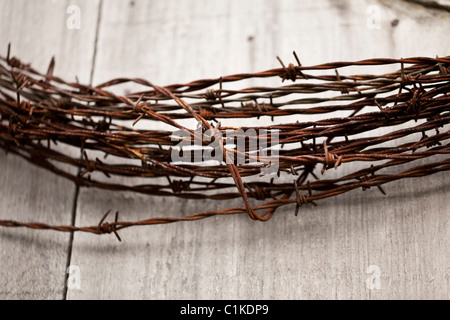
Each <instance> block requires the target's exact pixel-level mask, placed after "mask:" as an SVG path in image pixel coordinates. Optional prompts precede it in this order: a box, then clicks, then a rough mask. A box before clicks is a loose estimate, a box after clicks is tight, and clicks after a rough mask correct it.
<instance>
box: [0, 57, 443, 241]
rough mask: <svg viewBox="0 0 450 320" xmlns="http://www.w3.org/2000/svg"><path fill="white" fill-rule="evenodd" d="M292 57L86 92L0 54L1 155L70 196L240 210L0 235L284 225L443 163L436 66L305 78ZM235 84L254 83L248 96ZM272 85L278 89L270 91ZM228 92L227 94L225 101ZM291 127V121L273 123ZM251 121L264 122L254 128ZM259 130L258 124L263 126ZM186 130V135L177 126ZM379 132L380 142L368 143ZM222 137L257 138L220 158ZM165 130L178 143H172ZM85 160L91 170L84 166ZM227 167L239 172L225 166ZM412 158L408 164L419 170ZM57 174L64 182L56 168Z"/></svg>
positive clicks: (405, 62)
mask: <svg viewBox="0 0 450 320" xmlns="http://www.w3.org/2000/svg"><path fill="white" fill-rule="evenodd" d="M294 58H295V64H293V63H290V64H288V66H287V67H286V65H285V64H284V63H283V61H282V60H281V59H280V58H278V60H279V62H280V68H276V69H270V70H266V71H262V72H257V73H242V74H235V75H231V76H223V77H219V78H215V79H202V80H196V81H192V82H189V83H182V84H173V85H168V86H158V85H156V84H154V83H152V82H150V81H148V80H145V79H140V78H118V79H113V80H111V81H108V82H105V83H102V84H99V85H96V86H91V85H86V84H82V83H79V82H78V81H75V82H70V81H67V80H64V79H62V78H59V77H57V76H55V75H53V69H54V63H55V62H54V60H53V59H52V60H51V63H50V66H49V68H48V71H47V73H40V72H38V71H36V70H35V69H33V68H32V67H31V66H30V65H27V64H25V63H23V62H21V61H20V60H19V59H18V58H16V57H11V56H10V50H9V49H8V54H7V56H6V57H0V115H1V121H0V147H1V148H2V149H4V150H5V151H7V152H10V153H13V154H16V155H18V156H20V157H22V158H25V159H26V160H28V161H30V162H32V163H33V164H34V165H38V166H40V167H43V168H46V169H48V170H50V171H52V172H53V173H55V174H58V175H60V176H63V177H65V178H67V179H69V180H71V181H73V182H74V183H75V184H77V185H78V186H80V187H90V188H102V189H108V190H116V191H133V192H138V193H142V194H148V195H156V196H165V197H180V198H184V199H213V200H226V199H234V198H240V199H242V204H243V205H242V206H241V207H235V208H221V209H218V210H215V211H207V212H200V213H192V214H189V215H186V216H181V217H159V218H155V217H143V219H141V220H139V221H123V220H121V219H119V214H118V213H117V214H116V216H115V220H114V221H112V222H104V221H105V219H106V218H107V214H106V215H105V216H104V217H103V218H102V220H101V221H100V223H99V225H97V226H87V227H77V226H52V225H48V224H45V223H43V222H20V221H15V220H14V219H12V220H2V221H0V225H1V226H4V227H28V228H34V229H51V230H56V231H64V232H75V231H84V232H90V233H94V234H104V233H114V234H116V236H117V237H118V239H120V237H119V235H118V231H119V230H121V229H123V228H128V227H132V226H142V225H152V224H164V223H172V222H177V221H193V220H199V219H203V218H207V217H211V216H216V215H232V214H248V215H249V217H250V218H251V219H253V220H259V221H267V220H269V219H270V218H272V217H273V215H274V214H275V213H276V210H277V209H278V208H279V207H282V206H285V205H291V204H292V205H295V215H297V214H298V212H299V208H300V207H301V206H304V205H308V204H312V205H317V204H318V200H320V199H324V198H328V197H333V196H338V195H340V194H342V193H345V192H348V191H351V190H355V189H362V190H366V189H368V188H371V187H377V188H378V189H379V190H380V191H381V193H383V194H385V190H384V189H383V188H382V187H381V185H383V184H385V183H387V182H390V181H394V180H399V179H406V178H416V177H421V176H425V175H430V174H434V173H437V172H441V171H445V170H449V169H450V158H448V157H446V155H448V154H449V153H450V147H449V144H448V139H449V135H450V131H448V128H447V125H448V124H449V123H450V121H449V120H450V112H449V111H450V107H449V106H450V57H443V58H439V57H436V58H427V57H415V58H405V59H368V60H361V61H354V62H333V63H325V64H321V65H315V66H304V65H302V64H301V63H300V60H299V58H298V56H297V54H295V52H294ZM380 66H385V67H391V69H392V70H391V71H390V72H389V73H381V74H380V73H378V74H377V73H376V72H374V74H365V73H359V74H356V75H355V74H346V75H344V73H343V71H341V69H345V68H347V67H351V68H352V70H359V69H360V68H364V70H367V69H368V68H370V69H373V70H375V71H377V70H379V69H378V67H380ZM249 79H257V80H258V81H259V83H262V82H264V81H267V82H268V84H267V85H264V86H262V85H261V86H248V85H247V82H246V80H249ZM275 82H278V85H276V86H273V85H272V84H273V83H275ZM241 83H242V86H241V87H240V88H241V89H238V90H237V89H231V88H228V89H227V87H231V84H233V88H234V87H237V86H239V84H241ZM119 84H137V85H140V86H144V87H145V88H146V89H145V90H141V91H139V92H132V93H127V94H119V93H114V91H113V89H114V88H113V87H114V86H115V85H119ZM244 84H245V85H244ZM343 114H345V115H343ZM289 117H291V118H289ZM292 117H297V119H300V120H298V121H286V120H285V119H292ZM246 119H247V120H252V121H246ZM258 119H259V120H264V121H266V122H264V121H263V124H261V125H256V124H258ZM267 119H271V122H270V124H269V125H268V124H267ZM186 120H192V121H193V123H196V124H197V126H196V127H192V126H191V127H189V126H187V125H185V124H184V122H183V121H186ZM239 121H240V122H239ZM226 123H243V124H249V123H250V124H255V125H251V126H248V125H247V126H244V125H239V126H238V127H236V126H235V125H227V124H226ZM155 124H157V125H155ZM379 128H383V130H384V131H383V133H382V134H380V135H375V136H372V135H371V134H370V133H371V132H372V131H373V130H376V129H379ZM236 129H239V130H241V131H239V132H238V134H237V136H236V134H235V136H236V138H239V134H241V133H242V132H249V131H251V130H253V131H252V132H256V133H257V135H256V136H253V137H250V138H249V137H247V138H249V139H248V141H247V142H245V143H244V148H243V149H242V148H241V149H239V150H238V149H237V148H234V149H233V148H232V147H230V145H229V144H228V143H227V140H226V138H225V136H226V134H227V133H228V132H230V131H232V130H236ZM176 131H182V132H185V133H186V135H185V136H184V138H182V139H181V138H180V139H178V140H177V139H174V136H176V135H175V134H174V132H176ZM205 132H215V133H216V134H219V138H217V137H216V138H215V139H212V138H211V137H212V136H211V135H210V136H207V138H209V139H210V140H209V141H206V140H207V139H205ZM261 132H264V133H265V134H266V135H267V136H265V138H267V141H266V142H267V143H266V144H265V145H263V147H261V146H260V145H258V143H257V144H256V145H257V150H253V149H252V148H251V146H252V142H251V141H250V140H251V139H256V140H258V139H259V138H261ZM235 133H236V132H235ZM222 136H223V137H224V138H223V139H222V138H221V137H222ZM244 138H245V137H244ZM275 138H276V139H277V141H276V145H274V144H273V143H272V142H273V140H274V139H275ZM211 139H212V140H211ZM180 141H184V142H186V143H194V142H195V141H197V142H199V141H200V147H201V148H207V146H208V144H210V143H211V141H214V142H215V143H216V145H217V146H218V150H219V151H220V152H222V154H221V156H220V157H219V159H216V160H218V161H215V163H214V164H205V163H197V162H195V161H187V162H186V163H178V162H176V161H173V160H174V159H173V155H174V151H175V150H177V152H180V150H179V148H178V146H179V143H180ZM244 141H246V140H245V139H244ZM61 145H63V146H64V145H68V146H70V147H72V148H75V149H76V150H78V151H77V152H76V155H73V154H71V153H67V152H64V150H65V149H64V148H60V146H61ZM177 148H178V149H177ZM93 152H94V153H95V154H97V155H99V154H101V155H103V158H101V157H100V156H92V153H93ZM181 152H187V150H183V151H181ZM184 155H185V157H184V158H183V159H187V158H186V154H185V153H184ZM436 156H438V159H436ZM189 157H190V156H189ZM189 157H188V158H189ZM239 157H241V158H240V159H241V160H242V159H244V160H245V161H244V163H239V161H237V159H238V158H239ZM100 158H101V159H100ZM189 159H190V158H189ZM416 160H422V162H421V164H417V163H414V161H416ZM275 162H276V164H277V166H276V170H275V172H271V174H266V175H265V177H264V174H261V172H262V170H264V169H267V168H268V167H270V165H271V164H273V163H275ZM356 164H358V165H356ZM68 166H70V167H75V168H77V170H78V173H75V174H74V173H73V171H71V170H67V169H66V168H67V167H68ZM341 166H346V172H347V173H345V174H339V175H334V176H333V177H330V176H327V175H326V174H325V173H326V171H327V170H331V169H338V168H340V167H341ZM348 172H350V173H348ZM96 173H101V174H102V175H103V178H100V176H99V175H98V174H97V175H96ZM280 175H284V176H288V177H290V178H289V179H287V180H286V179H282V178H280ZM112 176H118V177H120V176H124V177H129V178H133V177H135V178H145V179H148V181H149V183H146V184H138V183H136V184H132V185H130V184H125V183H123V184H122V183H120V179H119V180H111V179H110V178H111V177H112ZM264 178H267V179H264ZM116 181H119V182H116ZM255 201H256V202H255ZM105 211H106V210H105ZM108 213H109V212H108ZM122 216H123V215H122Z"/></svg>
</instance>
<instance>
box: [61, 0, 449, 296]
mask: <svg viewBox="0 0 450 320" xmlns="http://www.w3.org/2000/svg"><path fill="white" fill-rule="evenodd" d="M373 4H375V5H377V6H378V7H377V8H378V9H379V10H380V11H379V13H380V16H379V17H380V20H379V21H378V23H379V25H378V26H379V27H380V29H377V28H375V29H371V28H368V26H367V23H368V22H367V21H368V18H369V16H368V12H367V8H368V7H369V5H373ZM375 10H377V9H375ZM370 12H372V11H370ZM370 12H369V14H370ZM102 16H103V19H102V22H101V27H100V34H99V41H98V57H99V59H98V64H97V65H96V69H95V79H94V83H96V82H101V81H104V80H107V79H109V78H111V77H116V76H136V77H143V78H148V79H150V80H152V81H153V82H155V83H157V84H168V83H171V82H184V81H188V80H193V79H197V78H203V77H217V76H220V75H223V74H230V73H236V72H242V71H256V70H263V69H268V68H271V67H274V66H277V62H276V60H275V59H274V58H275V56H276V55H280V56H281V57H283V59H285V60H288V59H290V57H291V52H292V50H297V52H299V53H300V58H301V60H302V62H303V63H304V64H315V63H321V62H327V61H335V60H347V59H348V60H354V59H363V58H371V57H400V56H404V57H406V56H420V55H426V56H434V55H436V54H437V55H447V54H448V52H449V49H450V48H449V45H450V44H449V43H448V42H446V41H442V37H445V36H446V33H447V30H448V28H449V27H450V25H449V24H450V22H449V21H450V19H448V18H449V16H448V13H446V12H441V11H439V10H428V9H425V8H424V7H423V6H420V5H417V4H408V3H406V2H405V3H403V6H401V7H400V5H398V4H397V3H391V2H388V1H380V2H375V1H339V2H338V1H245V2H242V1H217V2H212V1H152V2H144V1H136V0H134V1H107V2H105V3H104V7H103V15H102ZM430 35H432V36H430ZM418 39H420V41H421V43H422V44H421V45H418V41H419V40H418ZM124 89H132V88H124ZM327 174H328V173H327ZM448 178H449V174H442V175H437V176H432V177H428V178H423V179H418V180H407V181H402V182H396V183H392V184H391V185H389V186H386V188H385V189H386V191H387V192H388V196H382V195H381V194H380V193H379V192H378V191H377V190H376V189H375V190H372V189H370V190H367V191H366V192H364V193H363V192H362V191H354V192H352V193H349V194H346V195H343V196H340V197H338V198H335V199H329V200H324V201H321V202H320V205H319V207H317V208H309V207H306V208H304V209H303V208H302V209H303V210H302V214H301V216H300V217H294V216H293V209H294V208H293V207H291V208H283V209H282V210H280V211H279V212H278V214H277V216H276V217H274V218H273V219H272V220H271V221H269V222H267V223H264V224H263V223H257V222H252V221H250V220H249V218H248V217H246V216H235V217H226V218H225V217H222V218H211V219H207V220H203V221H197V222H192V223H177V224H173V225H164V226H154V227H148V228H134V229H129V230H123V232H121V235H122V237H123V238H124V243H118V242H117V241H116V240H115V238H114V236H113V235H111V236H103V237H96V236H93V235H86V234H76V235H75V237H74V245H73V255H72V262H71V263H72V264H74V265H77V266H79V267H80V271H81V279H82V282H81V290H70V291H69V295H68V297H69V298H70V299H80V298H90V299H92V298H102V299H113V298H124V297H125V298H149V299H230V298H238V299H261V298H264V299H271V298H273V299H280V298H286V299H305V298H306V299H313V298H320V299H333V298H341V299H367V298H374V299H378V298H391V299H392V298H408V299H410V298H428V299H431V298H448V297H449V283H448V277H449V263H448V262H449V261H448V252H449V239H450V237H449V228H448V225H449V209H450V205H449V202H448V200H447V198H448V183H447V181H448ZM234 205H241V203H240V201H239V200H236V201H227V202H212V201H203V202H198V201H191V200H179V199H162V198H156V197H145V196H142V195H134V194H130V193H125V192H118V193H111V192H106V191H99V190H89V189H87V190H84V189H82V190H81V193H80V198H79V203H78V214H77V220H76V223H77V224H78V225H92V224H96V223H98V221H99V220H100V218H101V216H102V215H103V212H105V211H106V210H108V209H112V210H119V211H120V212H121V216H122V218H123V219H124V220H137V219H142V218H144V217H149V216H153V217H157V216H166V215H168V214H171V215H180V214H183V215H185V214H189V213H193V212H199V211H206V210H213V209H215V208H219V207H220V208H224V207H228V206H234ZM370 265H374V266H375V269H373V270H375V271H377V270H379V271H380V278H381V282H380V285H381V288H380V289H379V290H377V289H369V288H368V287H367V285H366V280H367V279H368V278H369V277H370V276H371V275H372V272H373V271H371V269H369V270H368V267H369V266H370ZM366 271H369V273H366Z"/></svg>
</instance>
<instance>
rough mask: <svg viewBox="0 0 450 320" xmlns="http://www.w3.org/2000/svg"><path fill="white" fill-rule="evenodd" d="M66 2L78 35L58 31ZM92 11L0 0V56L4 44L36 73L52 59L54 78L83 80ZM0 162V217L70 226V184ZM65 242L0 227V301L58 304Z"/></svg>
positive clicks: (1, 158)
mask: <svg viewBox="0 0 450 320" xmlns="http://www.w3.org/2000/svg"><path fill="white" fill-rule="evenodd" d="M71 4H73V5H77V6H78V7H79V8H80V9H81V15H82V16H81V29H80V30H69V29H68V28H67V27H66V19H67V18H68V17H69V15H68V14H67V13H66V10H67V8H68V7H69V5H71ZM97 8H98V1H50V0H49V1H25V0H23V1H17V0H14V1H13V0H3V1H0V17H1V19H0V30H1V31H0V52H1V53H2V55H3V56H5V55H6V52H7V45H8V42H11V44H12V46H11V54H12V55H14V56H17V57H19V58H20V59H23V61H24V62H27V63H28V62H30V63H32V64H33V66H34V67H35V68H36V69H38V70H40V71H42V72H45V71H46V70H47V67H48V64H49V62H50V59H51V57H52V55H55V59H56V67H55V69H54V74H55V75H58V76H62V77H71V78H70V79H71V80H73V79H74V77H75V76H76V75H77V76H78V77H79V79H80V81H83V82H89V78H90V72H91V66H92V56H93V50H94V39H95V25H96V22H97ZM93 30H94V32H93ZM61 147H62V146H61ZM62 148H63V147H62ZM0 164H1V170H0V195H1V196H0V197H1V201H0V219H11V220H19V221H27V222H31V221H38V222H44V223H49V224H65V225H67V224H71V221H72V208H73V205H74V192H75V186H74V185H73V184H72V183H70V182H68V181H66V180H64V179H62V178H59V177H56V176H55V175H53V174H52V173H50V172H48V171H45V170H43V169H39V168H36V167H34V166H33V165H32V164H30V163H28V162H26V161H24V160H22V159H20V158H18V157H16V156H13V155H7V156H6V155H5V154H4V153H3V152H1V154H0ZM69 244H70V235H69V234H59V233H53V232H46V231H44V232H38V231H33V230H25V229H5V228H2V229H0V299H63V298H64V287H65V275H66V264H67V261H68V255H69Z"/></svg>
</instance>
